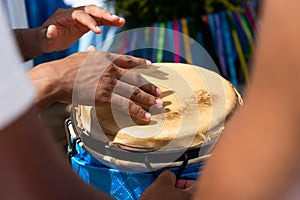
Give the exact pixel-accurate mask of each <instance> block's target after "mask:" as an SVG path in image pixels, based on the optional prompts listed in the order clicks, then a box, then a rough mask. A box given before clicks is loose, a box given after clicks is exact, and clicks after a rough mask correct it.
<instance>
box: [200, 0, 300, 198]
mask: <svg viewBox="0 0 300 200" xmlns="http://www.w3.org/2000/svg"><path fill="white" fill-rule="evenodd" d="M298 7H299V2H297V1H285V2H283V1H272V2H271V1H268V4H267V5H266V8H268V9H266V10H264V11H265V13H264V18H263V24H262V31H261V33H260V37H259V45H258V51H257V57H256V62H255V70H254V73H253V79H252V83H253V84H252V85H251V87H250V89H249V91H248V93H247V98H246V100H245V102H246V103H245V105H244V106H243V107H242V108H241V111H240V113H239V114H237V115H236V116H234V118H233V119H232V121H231V122H230V123H229V124H228V125H227V126H226V129H225V132H224V135H223V137H222V138H221V140H220V142H219V144H218V145H217V147H216V149H215V150H214V152H213V156H212V157H211V158H210V160H209V161H208V162H207V165H206V168H205V170H204V172H203V174H202V176H201V177H200V184H199V187H198V190H197V194H196V195H195V197H198V198H201V199H203V200H205V199H209V200H214V199H224V200H226V199H230V200H235V199H237V200H240V199H243V200H247V199H249V200H252V199H256V200H260V199H262V200H269V199H270V200H271V199H272V200H275V199H282V198H281V197H282V196H283V195H284V193H285V191H286V190H287V188H288V187H290V184H291V182H292V181H293V178H294V174H295V172H296V171H297V170H299V169H298V167H299V154H298V151H299V150H298V149H299V145H300V142H299V141H300V134H299V125H298V124H299V122H298V121H299V116H300V107H299V101H300V90H299V80H300V68H299V65H300V59H299V58H300V57H299V55H298V51H297V49H298V47H299V45H300V40H299V37H298V36H299V35H300V27H299V26H295V24H298V23H297V19H298V17H299V16H298V17H297V15H299V12H298V11H297V8H298ZM284 11H288V12H289V13H290V14H291V15H286V13H285V12H284ZM287 16H289V20H287Z"/></svg>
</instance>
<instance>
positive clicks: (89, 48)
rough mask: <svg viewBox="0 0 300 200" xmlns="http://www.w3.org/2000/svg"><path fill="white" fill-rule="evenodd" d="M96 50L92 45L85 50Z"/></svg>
mask: <svg viewBox="0 0 300 200" xmlns="http://www.w3.org/2000/svg"><path fill="white" fill-rule="evenodd" d="M95 50H96V48H95V47H94V46H93V45H90V46H89V47H88V48H87V52H91V51H95Z"/></svg>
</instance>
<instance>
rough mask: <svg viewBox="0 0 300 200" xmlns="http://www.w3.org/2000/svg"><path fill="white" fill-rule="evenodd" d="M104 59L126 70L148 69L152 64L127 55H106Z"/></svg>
mask: <svg viewBox="0 0 300 200" xmlns="http://www.w3.org/2000/svg"><path fill="white" fill-rule="evenodd" d="M106 57H107V59H109V60H110V61H112V62H113V63H114V64H116V65H117V66H119V67H121V68H126V69H132V68H135V67H149V66H151V64H152V63H151V61H150V60H146V59H143V58H137V57H134V56H129V55H120V54H114V53H108V54H107V56H106Z"/></svg>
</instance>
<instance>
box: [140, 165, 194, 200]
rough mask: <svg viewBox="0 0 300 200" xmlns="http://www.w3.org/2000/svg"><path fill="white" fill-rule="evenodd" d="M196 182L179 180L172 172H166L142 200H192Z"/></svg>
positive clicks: (149, 188)
mask: <svg viewBox="0 0 300 200" xmlns="http://www.w3.org/2000/svg"><path fill="white" fill-rule="evenodd" d="M195 183H196V181H193V180H178V181H177V182H176V176H175V174H174V173H173V172H171V171H164V172H163V173H161V174H160V175H159V177H158V178H157V179H156V180H155V181H154V182H153V183H152V184H151V185H150V186H149V187H148V188H147V189H146V190H145V191H144V192H143V194H142V195H141V197H140V200H147V199H155V200H160V199H161V200H177V199H178V200H182V199H191V198H192V193H193V190H194V188H195V187H194V186H195Z"/></svg>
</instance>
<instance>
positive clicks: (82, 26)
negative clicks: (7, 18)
mask: <svg viewBox="0 0 300 200" xmlns="http://www.w3.org/2000/svg"><path fill="white" fill-rule="evenodd" d="M124 23H125V20H124V19H123V18H120V17H118V16H116V15H112V14H111V13H109V12H108V11H106V10H104V9H102V8H100V7H97V6H95V5H88V6H83V7H78V8H69V9H58V10H57V11H56V12H55V13H54V14H53V15H52V16H51V17H50V18H49V19H48V20H47V21H46V22H45V23H44V24H43V25H42V26H41V27H38V28H33V29H16V30H14V32H15V36H16V39H17V43H18V45H19V48H20V51H21V54H22V56H23V58H24V60H30V59H32V58H35V57H36V56H38V55H40V54H42V53H50V52H53V51H61V50H64V49H67V48H68V47H69V46H71V45H72V44H73V43H74V42H76V41H77V40H78V39H79V38H80V37H81V36H82V35H83V34H85V33H86V32H88V31H89V30H92V31H93V32H94V33H96V34H100V33H101V30H100V28H99V27H98V26H101V25H104V26H123V25H124Z"/></svg>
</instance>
